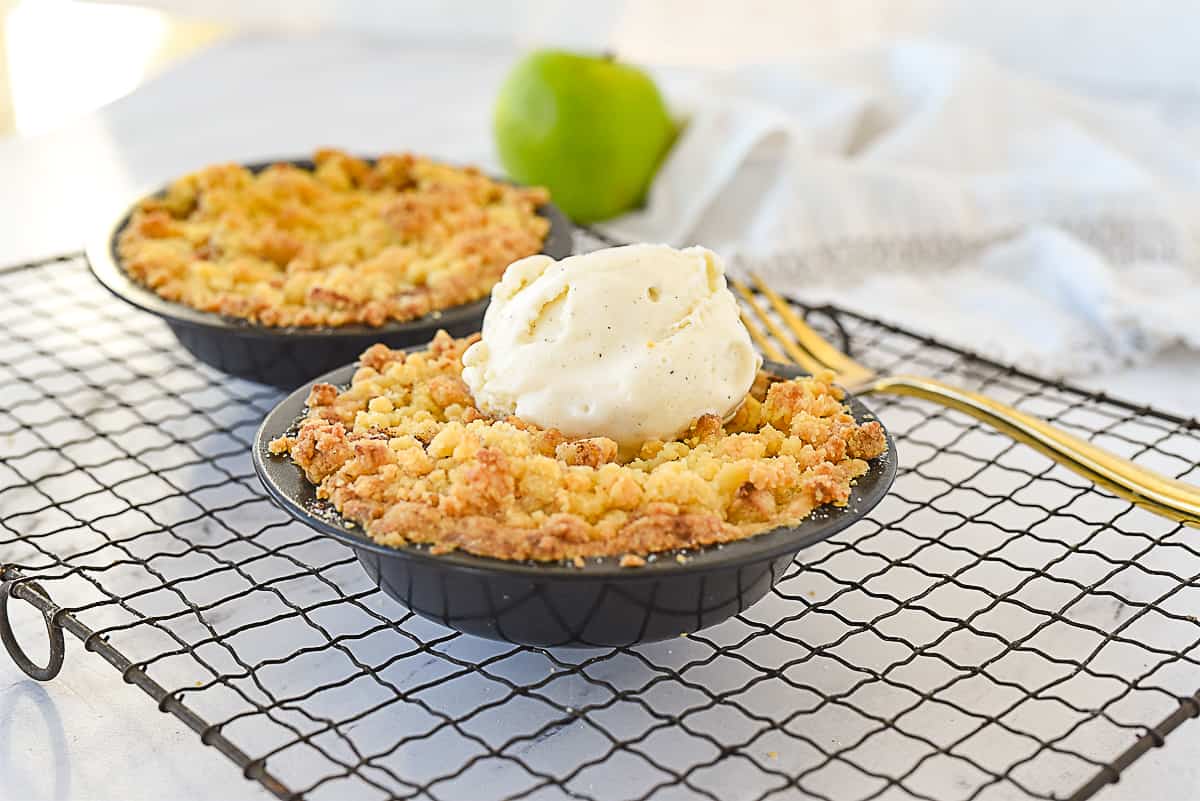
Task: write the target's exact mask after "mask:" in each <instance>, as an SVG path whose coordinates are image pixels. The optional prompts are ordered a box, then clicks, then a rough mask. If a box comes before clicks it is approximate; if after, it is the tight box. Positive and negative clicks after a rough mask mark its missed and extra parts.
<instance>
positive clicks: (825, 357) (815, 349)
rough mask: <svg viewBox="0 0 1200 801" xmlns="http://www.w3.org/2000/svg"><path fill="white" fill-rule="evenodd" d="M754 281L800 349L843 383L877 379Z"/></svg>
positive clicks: (758, 279)
mask: <svg viewBox="0 0 1200 801" xmlns="http://www.w3.org/2000/svg"><path fill="white" fill-rule="evenodd" d="M751 277H752V278H753V279H754V283H755V285H756V286H757V287H758V290H759V291H760V292H762V293H763V295H765V296H766V298H767V300H769V301H770V302H771V305H772V306H773V307H774V308H775V311H776V312H778V313H779V316H780V318H781V319H782V320H783V321H784V322H785V323H787V326H788V328H790V329H791V330H792V334H794V335H795V338H796V340H797V341H798V342H799V343H800V345H801V347H803V348H804V349H805V350H806V351H808V353H809V354H811V356H812V358H813V359H815V360H816V361H817V362H819V363H820V364H821V365H822V366H823V367H824V368H826V369H829V370H833V371H834V372H835V373H837V375H838V380H839V381H840V382H842V383H853V382H856V381H863V380H869V379H871V378H873V377H874V376H875V373H874V371H872V370H870V369H868V368H866V367H864V366H862V365H861V364H859V363H858V362H856V361H854V360H853V359H851V358H850V357H849V356H847V355H846V354H844V353H842V352H841V351H840V350H838V349H837V348H835V347H834V346H833V345H830V344H829V343H828V342H827V341H826V340H825V338H824V337H822V336H821V335H820V334H818V333H817V332H816V331H814V330H813V329H812V328H811V327H810V326H809V324H808V323H806V322H804V320H803V319H801V317H800V316H799V315H798V314H796V312H794V311H792V308H791V306H789V305H788V302H787V301H786V300H784V299H783V298H782V297H780V295H779V293H778V292H776V291H775V290H773V289H771V287H769V286H767V283H766V281H764V280H763V279H762V277H761V276H759V275H758V274H757V273H754V274H752V276H751ZM776 336H778V335H776Z"/></svg>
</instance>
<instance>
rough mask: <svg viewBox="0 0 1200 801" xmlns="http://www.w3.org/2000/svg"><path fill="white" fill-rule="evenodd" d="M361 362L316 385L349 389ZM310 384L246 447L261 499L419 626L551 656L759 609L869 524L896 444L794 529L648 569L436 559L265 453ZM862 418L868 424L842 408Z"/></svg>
mask: <svg viewBox="0 0 1200 801" xmlns="http://www.w3.org/2000/svg"><path fill="white" fill-rule="evenodd" d="M357 366H358V365H356V364H351V365H347V366H345V367H341V368H339V369H337V370H334V371H332V372H330V373H327V374H326V375H324V376H321V378H319V379H317V380H316V381H314V382H312V383H317V382H327V383H330V384H333V385H335V386H339V387H343V386H346V385H348V384H349V382H350V379H351V377H352V376H353V374H354V371H355V370H356V369H357ZM765 369H767V370H768V371H770V372H773V373H775V374H777V375H780V376H783V377H786V378H792V377H795V376H797V375H802V374H803V372H802V371H800V370H798V369H797V368H796V367H794V366H792V365H785V364H777V363H774V362H767V363H766V365H765ZM310 389H311V384H309V385H306V386H304V387H301V388H300V389H297V390H296V391H295V392H293V393H292V394H291V395H289V396H288V397H287V398H285V399H284V400H283V401H281V402H280V403H279V405H278V406H276V407H275V408H274V409H273V410H272V411H271V412H270V413H269V414H268V415H267V416H266V418H265V419H264V420H263V422H262V425H261V426H260V427H259V429H258V433H257V434H256V436H255V439H254V444H253V447H252V454H253V461H254V469H255V471H256V472H257V473H258V476H259V478H260V479H261V480H262V483H263V486H264V487H265V488H266V490H267V493H268V494H269V495H270V496H271V498H273V499H274V500H275V502H276V503H278V504H279V505H280V506H281V507H282V508H283V509H284V510H285V511H286V512H288V513H289V514H291V515H292V516H293V517H294V518H296V519H297V520H299V521H301V522H303V523H305V524H307V525H309V526H311V527H312V528H314V529H316V530H317V531H320V532H322V533H324V534H328V535H329V536H331V537H334V538H335V539H337V540H340V541H341V542H342V543H344V544H346V545H349V546H350V547H351V548H352V549H353V550H354V553H355V554H356V555H357V556H358V560H359V562H360V563H361V564H362V566H363V568H364V569H365V570H366V571H367V574H368V575H369V576H370V577H371V579H372V580H373V581H374V582H375V583H376V584H378V585H379V587H380V589H382V590H383V591H384V592H385V593H386V594H388V595H389V596H391V597H392V598H393V599H395V600H396V601H398V602H400V603H401V604H403V605H404V606H406V607H408V608H409V609H411V610H412V611H413V612H416V613H417V614H418V615H421V616H422V617H425V618H428V619H430V620H433V621H435V622H437V623H440V624H442V625H444V626H447V627H449V628H452V629H456V630H458V631H461V632H465V633H468V634H474V635H477V636H480V637H487V638H489V639H493V640H502V641H505V642H512V643H520V644H524V645H536V646H546V647H580V648H584V647H609V646H624V645H633V644H635V643H639V642H651V641H654V640H663V639H667V638H670V637H677V636H679V635H680V634H685V633H690V632H693V631H697V630H699V629H703V628H707V627H709V626H713V625H716V624H717V623H720V622H721V621H723V620H725V619H726V618H729V617H731V616H732V615H735V614H737V613H739V612H741V611H743V610H745V609H747V608H748V607H749V606H751V605H752V604H754V603H755V602H757V601H758V600H760V599H761V598H762V597H763V596H764V595H766V594H767V593H768V592H769V591H770V589H771V588H772V587H773V586H774V585H775V583H776V582H778V581H779V579H780V578H781V577H782V576H783V574H784V571H785V570H786V569H787V567H788V565H790V564H791V562H792V560H793V559H795V558H796V555H797V553H798V552H800V551H801V550H802V549H804V548H806V547H807V546H809V545H812V544H814V543H816V542H819V541H821V540H824V539H826V538H828V537H830V536H832V535H833V534H836V533H837V532H839V531H841V530H842V529H844V528H846V527H847V526H849V525H851V524H852V523H854V522H856V521H858V520H859V519H861V518H862V517H863V516H865V515H866V514H867V513H868V512H869V511H870V510H871V509H872V508H873V507H874V506H875V505H876V504H877V503H879V502H880V501H881V500H882V499H883V497H884V496H885V495H886V494H887V492H888V490H889V489H890V488H891V486H892V482H893V480H894V479H895V477H896V446H895V443H893V442H892V439H891V437H890V436H888V437H887V444H888V450H887V452H886V453H885V454H883V455H882V456H880V457H879V458H878V459H873V460H871V463H870V470H868V472H867V473H866V474H865V475H863V476H861V477H859V479H858V481H857V482H856V483H855V485H854V486H853V487H852V489H851V494H850V500H849V503H848V504H847V505H846V506H844V507H835V506H826V507H822V508H820V509H818V510H817V511H816V512H814V514H813V515H812V516H810V517H809V518H808V519H806V520H804V521H803V522H801V523H800V524H799V525H795V526H783V527H780V528H776V529H772V530H771V531H767V532H764V533H762V534H759V535H758V536H755V537H750V538H748V539H744V540H739V541H736V542H732V543H727V544H724V545H719V546H712V547H708V548H702V549H699V550H690V551H686V552H684V556H685V560H684V561H682V562H681V561H677V560H676V558H675V557H676V555H677V552H673V551H668V552H664V553H660V554H658V555H657V556H655V557H654V558H652V559H649V560H648V561H647V563H646V564H645V566H643V567H621V566H620V565H619V564H618V559H616V558H612V557H607V558H602V559H588V560H587V561H586V564H585V565H584V567H582V568H578V567H574V566H573V565H569V564H565V563H559V562H549V563H547V562H514V561H506V560H502V559H494V558H490V557H484V556H476V555H474V554H470V553H465V552H461V551H453V552H451V553H446V554H438V555H435V554H432V553H430V552H429V548H428V546H424V545H406V546H403V547H399V548H394V547H391V546H387V545H380V544H379V543H376V542H375V541H373V540H372V539H371V538H370V537H368V536H367V535H366V534H365V533H364V532H363V531H362V529H361V527H358V526H352V525H351V524H348V523H347V522H346V521H345V520H344V519H343V518H341V517H340V516H339V515H338V514H337V512H336V511H335V510H334V509H333V508H332V506H331V505H330V504H328V503H327V502H325V501H321V500H318V499H317V497H316V488H315V487H314V486H313V485H312V484H311V483H309V481H308V479H307V478H306V477H305V476H304V473H303V471H301V470H300V468H299V467H297V466H296V465H295V464H294V463H293V462H292V461H291V459H290V458H288V457H287V456H286V455H284V456H275V455H272V454H271V453H270V452H269V451H268V449H267V446H268V444H269V443H270V442H271V440H273V439H276V438H277V437H279V436H282V435H283V434H285V433H287V432H289V431H290V430H292V429H293V427H294V426H295V425H296V423H297V422H298V421H299V420H300V419H302V418H303V417H304V415H305V411H306V410H305V400H306V399H307V397H308V393H309V390H310ZM847 403H848V404H849V406H850V409H851V411H852V413H853V414H854V417H855V418H856V419H857V420H860V421H864V420H871V419H875V418H874V415H873V414H871V412H870V410H868V409H867V408H866V407H865V406H864V405H863V404H862V403H861V402H860V401H859V400H858V399H857V398H848V399H847Z"/></svg>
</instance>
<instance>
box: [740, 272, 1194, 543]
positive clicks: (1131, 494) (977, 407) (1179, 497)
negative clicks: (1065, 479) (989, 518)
mask: <svg viewBox="0 0 1200 801" xmlns="http://www.w3.org/2000/svg"><path fill="white" fill-rule="evenodd" d="M753 280H754V283H755V285H756V286H757V287H758V290H759V291H760V292H761V293H762V295H763V296H764V297H765V298H766V299H767V300H768V301H770V304H771V306H772V307H774V309H775V311H776V313H777V314H778V315H779V319H780V320H782V321H783V322H784V324H785V325H786V326H787V328H788V329H789V330H790V332H791V333H790V334H789V333H788V332H787V331H785V330H784V329H783V327H781V326H780V325H779V323H777V322H776V321H775V320H774V319H773V318H772V317H771V316H770V315H769V314H767V311H766V310H765V309H764V308H763V307H762V305H761V304H760V303H759V302H758V299H757V298H756V297H755V295H754V293H753V292H751V291H750V288H749V287H747V286H746V285H745V284H743V283H742V282H740V281H737V280H732V284H733V286H734V288H735V289H736V290H737V291H738V293H739V294H740V295H741V296H742V298H743V299H744V300H745V302H746V306H747V307H749V308H750V309H751V310H752V311H753V312H754V315H755V316H757V318H758V319H759V320H760V321H761V322H762V325H763V326H764V327H765V328H766V329H767V331H769V332H770V333H771V335H772V336H774V337H775V340H776V341H777V342H779V344H780V345H782V347H783V350H780V349H779V348H778V347H776V345H775V343H774V342H772V341H771V340H770V338H768V337H767V335H766V334H765V333H763V329H762V328H760V327H759V325H758V324H757V323H756V322H755V320H754V317H752V316H751V315H750V314H749V313H747V312H746V309H745V308H743V309H742V321H743V322H744V323H745V324H746V329H747V330H748V331H749V332H750V336H751V338H753V339H754V341H755V342H756V343H758V346H759V347H760V348H762V351H763V355H765V356H766V357H767V358H768V359H772V360H774V361H778V362H794V363H795V364H798V365H799V366H800V367H802V368H804V369H805V370H808V371H809V372H810V373H815V372H817V371H819V370H832V371H833V372H834V374H835V375H836V381H837V383H839V384H840V385H841V386H843V387H844V388H845V389H846V390H847V391H848V392H851V393H853V394H857V395H865V394H868V393H872V392H888V393H893V394H897V395H911V396H914V397H917V398H923V399H925V400H929V401H933V402H935V403H940V404H942V405H943V406H948V407H950V408H952V409H957V410H958V411H960V412H964V413H966V414H968V415H970V416H971V417H974V418H975V419H977V420H981V421H983V422H985V423H987V424H988V425H991V426H992V427H994V428H996V429H997V430H999V431H1003V432H1004V433H1005V434H1008V435H1009V436H1011V437H1013V438H1014V439H1016V440H1018V441H1020V442H1023V443H1025V444H1026V445H1031V446H1032V447H1034V448H1036V449H1037V450H1039V451H1041V452H1042V453H1044V454H1045V455H1046V456H1048V457H1050V458H1051V459H1053V460H1054V461H1055V462H1058V463H1059V464H1061V465H1063V466H1064V467H1067V468H1069V469H1071V470H1074V471H1075V472H1076V473H1078V474H1079V475H1081V476H1083V477H1084V478H1086V479H1088V480H1089V481H1093V482H1095V483H1096V484H1099V485H1101V486H1103V487H1106V488H1107V489H1109V490H1111V491H1112V492H1114V493H1116V494H1117V495H1119V496H1121V497H1122V498H1125V499H1126V500H1128V501H1132V502H1133V503H1135V504H1137V505H1138V506H1142V507H1144V508H1146V509H1149V510H1150V511H1152V512H1155V513H1156V514H1160V515H1162V516H1164V517H1167V518H1170V519H1172V520H1175V521H1178V522H1181V523H1185V524H1187V525H1189V526H1200V489H1197V488H1196V487H1193V486H1191V485H1189V484H1185V483H1184V482H1182V481H1178V480H1176V479H1173V478H1168V477H1167V476H1164V475H1161V474H1159V473H1155V472H1154V471H1153V470H1147V469H1146V468H1144V467H1139V466H1137V465H1136V464H1134V463H1133V462H1131V461H1129V460H1128V459H1122V458H1121V457H1119V456H1116V455H1114V454H1111V453H1109V452H1108V451H1106V450H1104V449H1103V448H1098V447H1096V446H1095V445H1093V444H1092V443H1090V442H1087V441H1086V440H1082V439H1080V438H1079V437H1075V436H1072V435H1071V434H1068V433H1066V432H1065V431H1060V430H1059V429H1057V428H1055V427H1054V426H1052V425H1050V424H1049V423H1047V422H1046V421H1044V420H1040V419H1038V418H1036V417H1032V416H1030V415H1028V414H1025V413H1024V412H1021V411H1018V410H1016V409H1014V408H1013V407H1011V406H1007V405H1005V404H1003V403H1000V402H999V401H995V400H992V399H991V398H988V397H985V396H983V395H980V394H979V393H976V392H970V391H968V390H965V389H960V388H958V387H955V386H951V385H950V384H945V383H942V382H941V381H938V380H936V379H933V378H921V377H919V376H912V375H893V376H881V375H878V374H877V373H875V372H874V371H873V370H871V369H869V368H867V367H864V366H863V365H861V364H859V363H858V362H856V361H854V360H853V359H851V358H850V357H849V356H847V355H846V354H844V353H842V352H841V351H839V350H838V349H837V348H835V347H834V346H833V345H831V344H829V343H828V342H827V341H825V339H823V338H822V337H821V336H820V334H818V333H817V332H816V331H814V330H813V329H812V328H810V327H809V326H808V324H807V323H806V322H804V320H802V319H801V318H800V316H799V315H797V314H796V313H795V312H794V311H793V310H792V308H791V307H790V306H789V305H788V303H787V301H785V300H784V299H783V298H782V297H780V295H779V294H778V293H777V292H775V291H774V290H772V289H771V288H770V287H769V286H767V285H766V283H765V282H764V281H763V280H762V278H760V277H758V276H757V275H755V276H753Z"/></svg>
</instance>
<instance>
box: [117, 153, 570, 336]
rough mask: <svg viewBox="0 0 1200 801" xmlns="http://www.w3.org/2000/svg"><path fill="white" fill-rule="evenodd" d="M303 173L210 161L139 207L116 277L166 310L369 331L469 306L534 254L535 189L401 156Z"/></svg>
mask: <svg viewBox="0 0 1200 801" xmlns="http://www.w3.org/2000/svg"><path fill="white" fill-rule="evenodd" d="M313 161H314V163H315V165H316V166H315V168H314V169H311V170H310V169H303V168H301V167H297V166H294V165H291V164H286V163H284V164H275V165H272V166H270V167H268V168H267V169H265V170H263V171H262V172H260V173H258V174H255V173H252V172H250V171H249V170H247V169H246V168H245V167H242V166H239V165H237V164H219V165H215V166H211V167H207V168H205V169H203V170H200V171H199V172H196V173H193V174H191V175H187V176H184V177H183V178H180V179H178V180H176V181H174V182H173V183H171V185H170V186H169V187H168V188H167V190H166V192H165V193H164V194H163V195H162V196H161V197H151V198H147V199H146V200H144V201H142V202H141V204H139V205H138V207H137V208H136V209H135V210H134V212H133V215H132V216H131V218H130V220H129V224H128V225H126V226H125V228H124V229H123V230H122V231H121V234H120V237H119V239H118V246H117V250H118V255H119V256H120V259H121V263H122V265H123V267H124V268H125V270H126V271H127V272H128V273H129V274H130V275H131V276H132V277H133V278H134V279H136V280H137V281H139V282H140V283H142V284H145V285H146V286H148V287H149V288H151V289H153V290H154V291H155V292H156V293H158V294H159V295H160V296H162V297H164V298H166V299H167V300H173V301H178V302H180V303H184V304H187V305H188V306H192V307H194V308H197V309H200V310H202V311H210V312H217V313H219V314H225V315H230V316H233V317H241V318H245V319H247V320H251V321H253V322H255V323H258V324H261V325H267V326H340V325H349V324H365V325H371V326H379V325H383V324H384V323H386V322H389V321H403V320H411V319H414V318H416V317H420V316H422V315H425V314H428V313H429V312H431V311H434V310H437V309H446V308H450V307H451V306H458V305H461V304H463V303H469V302H471V301H473V300H477V299H479V298H481V297H483V296H484V295H486V294H487V293H488V292H490V291H491V288H492V285H493V284H495V283H496V282H497V281H498V280H499V279H500V275H501V274H502V273H503V272H504V268H505V267H507V266H508V265H509V264H510V263H511V262H513V261H515V260H517V259H520V258H523V257H525V256H529V255H531V254H534V253H537V252H538V251H540V250H541V247H542V242H543V240H544V239H545V238H546V233H547V232H548V230H549V227H550V224H549V221H548V220H546V218H544V217H541V216H539V215H538V214H537V213H536V211H535V210H536V209H537V207H538V206H540V205H542V204H544V203H546V202H547V200H548V195H547V193H546V190H544V189H541V188H521V187H514V186H509V185H507V184H503V183H499V182H497V181H493V180H491V179H490V178H488V177H487V176H485V175H482V174H480V172H479V171H478V170H477V169H475V168H473V167H464V168H458V167H451V166H448V165H445V164H438V163H436V162H433V161H429V160H428V159H424V158H420V157H417V156H414V155H411V154H408V153H405V154H400V155H387V156H382V157H380V158H379V159H378V160H376V161H375V162H374V163H368V162H366V161H363V160H362V159H357V158H354V157H353V156H350V155H348V154H346V153H343V152H341V151H338V150H318V151H317V152H316V154H315V155H314V157H313Z"/></svg>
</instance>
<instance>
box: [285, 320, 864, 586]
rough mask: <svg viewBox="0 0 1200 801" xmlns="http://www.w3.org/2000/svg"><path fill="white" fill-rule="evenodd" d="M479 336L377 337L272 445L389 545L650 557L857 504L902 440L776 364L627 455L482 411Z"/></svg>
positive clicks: (630, 559)
mask: <svg viewBox="0 0 1200 801" xmlns="http://www.w3.org/2000/svg"><path fill="white" fill-rule="evenodd" d="M477 338H478V335H476V336H473V337H469V338H466V339H453V338H451V337H450V336H449V335H447V334H446V333H445V332H439V333H438V335H437V337H436V338H435V339H434V341H433V342H432V343H431V345H430V348H429V349H428V350H427V351H420V352H416V353H411V354H406V353H405V352H404V351H399V350H391V349H389V348H387V347H385V346H383V345H374V346H372V347H371V348H369V349H368V350H367V351H366V352H365V353H364V354H363V355H362V359H361V366H360V367H359V369H358V370H357V372H355V374H354V378H353V380H352V382H351V384H350V386H349V388H347V389H346V390H344V391H339V390H338V389H337V388H336V387H333V386H331V385H329V384H318V385H316V386H315V387H313V389H312V392H311V393H310V395H309V397H308V407H309V408H308V414H307V416H306V417H305V418H304V420H303V421H302V422H301V423H300V425H299V427H298V429H297V431H296V433H295V435H294V436H284V437H281V438H279V439H276V440H275V441H273V442H271V443H270V450H271V452H272V453H275V454H289V455H290V456H291V458H292V460H293V461H295V463H296V464H297V465H299V466H300V467H301V468H302V469H303V470H304V472H305V474H306V475H307V476H308V479H309V480H310V481H312V482H313V483H314V484H316V485H317V495H318V496H319V497H321V498H325V499H328V500H330V501H332V503H333V505H334V507H335V508H336V509H337V510H338V511H339V512H340V513H341V514H342V516H343V517H345V518H347V519H348V520H351V521H353V522H355V523H359V524H361V525H362V526H363V528H364V529H365V530H366V531H367V533H368V534H370V536H371V537H373V538H374V539H375V540H376V541H378V542H380V543H383V544H385V545H393V546H399V545H403V544H405V543H410V542H421V543H430V544H432V545H433V546H434V550H435V551H437V552H446V551H451V550H454V549H456V548H461V549H462V550H465V551H469V552H471V553H474V554H479V555H482V556H491V557H498V558H500V559H518V560H525V559H534V560H569V561H572V562H574V563H575V564H577V565H578V564H580V560H581V559H582V558H584V557H592V556H621V557H622V558H621V564H622V565H623V566H638V565H642V564H645V558H644V557H645V556H646V555H649V554H651V553H655V552H658V551H666V550H672V549H678V548H696V547H702V546H706V545H712V544H715V543H720V542H728V541H731V540H737V539H742V538H745V537H748V536H751V535H753V534H757V533H760V532H762V531H765V530H767V529H770V528H775V527H777V526H781V525H786V524H794V523H797V522H799V521H800V520H803V519H804V518H805V517H807V516H808V515H809V514H810V513H811V512H812V511H813V509H815V508H816V507H818V506H821V505H823V504H845V503H846V500H847V498H848V497H849V494H850V485H851V483H852V482H853V480H854V479H855V478H857V477H858V476H861V475H862V474H863V473H865V472H866V471H867V463H866V461H864V460H866V459H872V458H875V457H877V456H879V455H880V454H882V453H883V451H884V449H885V447H886V440H885V438H884V433H883V429H882V427H881V426H880V425H879V423H878V422H875V421H871V422H867V423H861V424H860V423H857V422H856V421H855V420H854V418H853V417H852V416H851V415H850V413H849V411H848V409H847V408H846V406H845V405H844V404H843V402H842V400H843V395H842V392H841V390H840V389H839V388H838V387H836V386H834V385H833V384H832V383H831V381H832V375H831V374H825V375H819V376H816V377H813V378H798V379H794V380H785V379H781V378H777V377H774V376H769V375H767V374H766V373H760V374H759V378H758V380H757V381H756V382H755V385H754V388H753V389H752V390H751V393H750V395H749V396H748V397H747V398H746V401H745V403H744V405H743V406H742V407H741V409H740V410H739V411H738V413H737V414H736V415H735V416H734V418H733V419H732V420H730V421H729V422H728V423H726V424H724V425H722V423H721V420H720V419H718V418H716V417H713V416H711V415H707V416H705V417H701V418H700V419H698V420H696V421H695V423H694V424H693V425H692V427H691V429H690V430H689V431H688V432H686V433H685V434H684V435H683V436H682V437H681V438H679V439H677V440H673V441H670V442H662V441H659V440H652V441H650V442H646V443H644V444H643V445H642V446H641V449H640V451H639V452H638V453H636V454H634V455H633V456H632V458H629V459H622V458H620V457H619V456H618V452H617V446H616V443H615V442H613V441H612V440H610V439H606V438H604V437H589V438H586V439H575V440H572V439H569V438H567V437H565V436H564V435H563V434H562V433H561V432H559V431H557V430H555V429H541V428H538V427H537V426H534V425H531V424H529V423H527V422H524V421H521V420H519V419H517V418H515V417H509V418H507V419H493V418H489V417H486V416H484V415H482V414H481V413H480V412H479V411H478V410H477V409H476V408H475V407H474V406H473V405H472V401H471V395H470V393H469V392H468V391H467V388H466V386H465V385H464V384H463V382H462V378H461V377H460V373H461V370H462V364H461V357H462V352H463V351H464V350H465V349H466V348H467V346H468V345H469V344H471V343H472V342H474V341H475V339H477Z"/></svg>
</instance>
